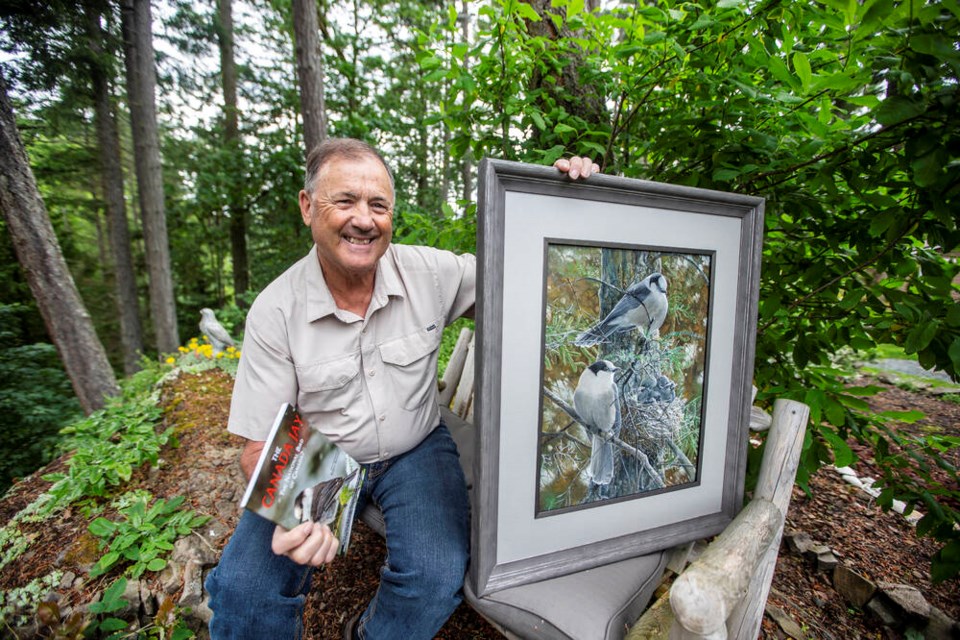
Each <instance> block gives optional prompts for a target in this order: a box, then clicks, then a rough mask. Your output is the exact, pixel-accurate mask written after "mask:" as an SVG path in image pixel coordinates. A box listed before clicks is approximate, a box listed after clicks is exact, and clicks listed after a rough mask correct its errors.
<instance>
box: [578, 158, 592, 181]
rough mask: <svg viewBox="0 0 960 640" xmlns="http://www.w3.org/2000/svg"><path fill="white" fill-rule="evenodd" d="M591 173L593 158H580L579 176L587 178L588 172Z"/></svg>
mask: <svg viewBox="0 0 960 640" xmlns="http://www.w3.org/2000/svg"><path fill="white" fill-rule="evenodd" d="M592 173H593V160H591V159H590V158H581V159H580V177H581V178H589V177H590V174H592Z"/></svg>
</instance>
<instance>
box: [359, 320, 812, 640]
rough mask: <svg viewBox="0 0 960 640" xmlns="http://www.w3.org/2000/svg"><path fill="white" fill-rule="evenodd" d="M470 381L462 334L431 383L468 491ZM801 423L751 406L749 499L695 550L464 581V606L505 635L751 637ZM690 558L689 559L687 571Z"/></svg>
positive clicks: (781, 409)
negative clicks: (754, 450) (512, 578)
mask: <svg viewBox="0 0 960 640" xmlns="http://www.w3.org/2000/svg"><path fill="white" fill-rule="evenodd" d="M473 377H474V366H473V332H472V331H470V330H469V329H464V330H463V331H461V333H460V336H459V338H458V340H457V344H456V347H455V348H454V351H453V354H452V356H451V358H450V361H449V363H448V365H447V368H446V370H445V371H444V375H443V379H442V381H441V385H440V386H441V391H440V403H441V407H440V412H441V415H442V417H443V420H444V422H445V423H446V424H447V426H448V428H449V429H450V432H451V434H452V435H453V438H454V440H455V441H456V443H457V447H458V448H459V450H460V462H461V465H462V466H463V469H464V473H465V475H466V478H467V485H468V487H469V488H472V487H473V483H474V481H475V478H474V458H475V455H474V454H475V446H476V445H475V442H476V433H475V429H474V428H473V426H472V424H471V423H470V421H471V420H472V417H473V406H472V400H473V382H474V380H473ZM808 417H809V409H808V407H807V406H806V405H804V404H801V403H799V402H794V401H789V400H778V401H777V402H776V403H775V404H774V411H773V416H772V417H771V416H769V415H767V414H766V413H764V412H763V411H761V410H759V409H757V408H754V410H753V412H752V416H751V425H750V428H751V430H752V431H765V430H768V431H769V433H768V434H767V438H766V448H765V451H764V455H763V461H762V464H761V468H760V476H759V480H758V484H757V488H756V490H755V491H754V494H753V499H752V500H751V501H750V503H749V504H748V505H747V506H746V507H745V508H744V509H743V510H742V511H741V512H740V514H739V515H738V516H737V517H736V518H735V519H734V520H733V522H731V523H730V525H729V526H728V527H727V528H726V530H725V531H724V532H723V533H721V534H720V535H719V536H717V537H716V538H714V539H713V540H712V541H711V542H710V543H709V544H708V545H706V548H705V549H704V550H703V551H702V552H701V553H696V552H695V551H694V549H695V548H696V546H697V545H693V544H688V545H684V546H683V547H680V548H676V549H664V550H662V551H659V552H656V553H651V554H647V555H642V556H637V557H635V558H629V559H627V560H623V561H619V562H614V563H611V564H608V565H604V566H601V567H596V568H593V569H589V570H587V571H580V572H577V573H573V574H570V575H565V576H560V577H557V578H551V579H548V580H543V581H541V582H536V583H533V584H526V585H522V586H519V587H513V588H509V589H503V590H501V591H497V592H494V593H492V594H489V595H487V596H484V597H482V598H477V597H476V596H475V594H473V592H472V591H471V589H470V585H469V584H467V585H465V587H464V594H465V597H466V600H467V602H468V603H469V604H470V605H471V606H472V607H473V608H474V609H476V610H477V611H478V612H479V613H480V614H481V615H482V616H484V618H486V619H487V620H488V621H489V622H490V623H491V624H492V625H493V626H494V627H495V628H497V629H498V630H499V631H500V632H501V633H503V634H504V635H505V636H506V637H508V638H551V639H558V640H594V639H597V640H600V639H602V640H613V639H621V638H627V639H628V640H640V639H641V638H664V639H666V638H668V637H670V638H673V639H674V640H687V639H690V640H692V639H697V638H709V639H711V640H722V639H723V638H727V637H732V638H738V639H742V640H754V639H755V638H756V637H757V634H758V633H759V630H760V622H761V620H762V618H763V611H764V606H765V604H766V600H767V595H768V593H769V590H770V583H771V581H772V579H773V571H774V568H775V566H776V559H777V553H778V551H779V547H780V538H781V536H782V533H783V523H784V519H785V517H786V513H787V508H788V506H789V502H790V496H791V491H792V487H793V483H794V480H795V477H796V471H797V465H798V463H799V459H800V451H801V448H802V445H803V436H804V429H805V426H806V423H807V419H808ZM471 493H472V492H471ZM360 517H361V519H362V520H363V521H364V522H366V523H367V524H369V525H370V526H371V527H372V528H373V529H374V530H376V531H377V532H379V533H380V534H381V535H383V532H384V527H383V519H382V516H381V514H380V513H379V511H378V510H377V509H376V508H375V507H368V508H367V509H366V510H365V511H364V512H363V513H362V514H361V516H360ZM691 556H696V557H695V559H693V561H692V562H691V563H690V564H689V565H688V561H689V560H690V558H691ZM671 575H676V578H675V579H674V581H673V584H672V586H671V588H670V589H669V591H667V592H666V593H664V595H663V596H661V597H660V598H659V599H658V600H657V601H656V602H655V603H654V604H653V605H652V606H650V607H648V606H647V605H648V604H649V602H650V600H651V598H652V596H653V594H654V592H655V591H656V589H657V587H658V586H659V585H660V584H662V583H663V581H664V580H666V579H667V578H668V577H669V576H671Z"/></svg>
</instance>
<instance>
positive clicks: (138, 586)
mask: <svg viewBox="0 0 960 640" xmlns="http://www.w3.org/2000/svg"><path fill="white" fill-rule="evenodd" d="M144 589H146V585H145V584H143V583H141V581H140V580H127V587H126V588H125V589H124V590H123V599H124V600H126V601H127V604H126V605H125V606H124V607H123V608H122V609H120V610H118V611H115V612H113V613H112V614H111V615H113V616H115V617H117V618H123V619H124V620H127V619H129V618H131V617H134V616H136V615H137V614H138V613H139V612H140V591H141V590H144Z"/></svg>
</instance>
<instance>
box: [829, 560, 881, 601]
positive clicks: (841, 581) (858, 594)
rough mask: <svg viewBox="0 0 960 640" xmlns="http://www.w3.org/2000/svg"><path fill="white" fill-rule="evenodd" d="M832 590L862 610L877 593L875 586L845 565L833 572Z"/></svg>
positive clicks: (840, 565)
mask: <svg viewBox="0 0 960 640" xmlns="http://www.w3.org/2000/svg"><path fill="white" fill-rule="evenodd" d="M833 588H834V589H836V590H837V592H838V593H839V594H840V595H841V596H843V598H844V599H845V600H846V601H847V602H849V603H850V604H852V605H853V606H855V607H859V608H861V609H862V608H863V606H864V605H865V604H867V603H868V602H870V598H872V597H873V596H874V594H875V593H876V592H877V585H875V584H874V583H872V582H871V581H870V580H868V579H866V578H865V577H863V576H862V575H860V574H859V573H857V572H856V571H854V570H853V569H851V568H849V567H848V566H847V565H845V564H838V565H837V567H836V568H835V569H834V570H833Z"/></svg>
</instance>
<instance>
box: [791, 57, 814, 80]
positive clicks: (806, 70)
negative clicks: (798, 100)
mask: <svg viewBox="0 0 960 640" xmlns="http://www.w3.org/2000/svg"><path fill="white" fill-rule="evenodd" d="M793 69H794V71H796V72H797V77H798V78H800V82H801V83H802V84H803V87H804V89H806V88H807V87H809V86H810V81H811V80H812V78H813V72H812V71H811V70H810V61H809V60H808V59H807V54H805V53H804V52H802V51H797V52H796V53H794V54H793Z"/></svg>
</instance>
